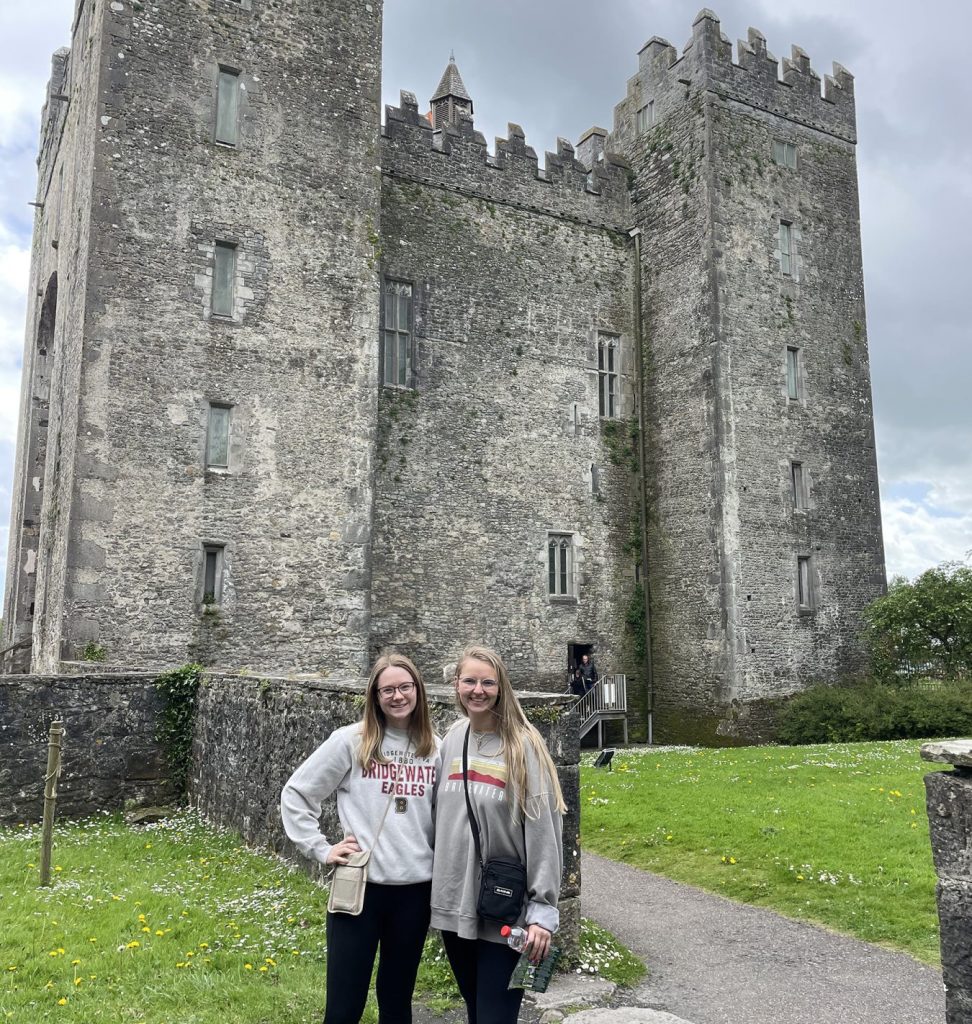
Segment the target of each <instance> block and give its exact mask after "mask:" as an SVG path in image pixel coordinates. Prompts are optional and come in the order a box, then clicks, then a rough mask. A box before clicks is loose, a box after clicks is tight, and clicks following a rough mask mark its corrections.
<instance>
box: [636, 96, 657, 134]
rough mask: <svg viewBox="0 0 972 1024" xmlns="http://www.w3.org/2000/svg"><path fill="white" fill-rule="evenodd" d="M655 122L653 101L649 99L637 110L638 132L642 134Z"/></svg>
mask: <svg viewBox="0 0 972 1024" xmlns="http://www.w3.org/2000/svg"><path fill="white" fill-rule="evenodd" d="M654 123H655V101H654V100H649V101H648V102H647V103H646V104H645V105H644V106H643V107H642V108H641V109H640V110H639V111H638V134H639V135H640V134H643V133H644V132H646V131H648V129H649V128H650V127H651V126H652V125H653V124H654Z"/></svg>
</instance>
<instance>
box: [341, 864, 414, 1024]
mask: <svg viewBox="0 0 972 1024" xmlns="http://www.w3.org/2000/svg"><path fill="white" fill-rule="evenodd" d="M431 896H432V883H431V882H415V883H413V884H411V885H378V884H377V883H375V882H368V884H367V886H366V887H365V898H364V909H363V910H362V911H361V913H360V914H358V915H357V916H356V917H352V916H351V915H350V914H328V915H327V1008H326V1009H325V1011H324V1024H358V1021H359V1020H361V1014H362V1013H364V1008H365V1003H366V1002H367V1000H368V986H369V985H370V983H371V971H372V968H373V967H374V965H375V954H376V953H377V952H378V949H379V946H380V947H381V954H380V956H379V957H378V980H377V981H376V983H375V994H376V995H377V996H378V1020H379V1022H380V1024H411V1022H412V991H413V989H414V988H415V975H416V974H417V973H418V967H419V961H420V960H421V959H422V946H423V945H424V944H425V935H426V933H427V932H428V930H429V913H430V910H429V904H430V901H431Z"/></svg>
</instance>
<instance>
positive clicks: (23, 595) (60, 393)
mask: <svg viewBox="0 0 972 1024" xmlns="http://www.w3.org/2000/svg"><path fill="white" fill-rule="evenodd" d="M101 40H102V34H101V26H100V21H99V19H98V18H97V17H95V16H94V14H93V13H92V10H91V8H90V5H81V6H80V8H79V9H78V10H77V11H76V14H75V22H74V25H73V31H72V49H71V50H70V51H69V50H67V49H62V50H58V51H57V53H55V55H54V58H53V60H52V67H51V79H50V82H49V84H48V95H47V101H46V103H45V106H44V111H43V114H42V118H41V137H40V150H39V154H38V180H37V197H36V203H37V204H38V205H37V207H36V212H35V218H34V236H33V243H32V249H31V271H30V283H29V286H28V307H27V326H26V339H25V345H24V360H23V376H22V384H21V409H20V422H19V430H18V449H17V463H16V468H15V475H14V484H13V500H12V507H11V523H10V548H9V558H8V569H7V582H6V590H5V598H4V623H5V625H4V634H5V639H4V644H5V645H7V644H11V643H13V642H14V641H20V640H26V639H29V638H31V637H32V638H33V651H34V652H38V651H41V650H42V649H44V648H45V647H46V646H50V644H51V643H52V639H51V638H52V637H56V635H57V633H58V631H59V628H60V615H61V610H62V605H61V591H62V587H63V565H64V557H65V548H66V537H67V532H68V531H67V523H68V514H69V510H70V507H71V501H72V489H73V479H74V472H73V465H74V458H75V451H76V443H77V388H76V384H75V381H76V380H77V378H78V376H79V374H80V365H81V360H82V355H81V350H82V340H81V339H82V326H81V325H82V323H83V320H84V316H85V304H86V284H87V282H86V275H85V267H86V265H87V262H88V253H89V249H90V220H91V216H90V202H91V192H92V181H93V175H94V149H93V140H92V138H91V133H90V125H91V124H92V123H93V122H94V119H95V110H96V104H97V92H98V89H97V83H98V75H99V69H98V61H97V59H96V57H95V56H94V55H96V54H97V52H98V50H99V49H100V46H101ZM30 657H31V650H30V648H29V647H28V648H26V649H22V650H20V651H17V652H13V653H12V654H11V656H9V657H8V658H7V659H6V660H5V664H6V665H8V666H11V667H17V668H19V669H21V670H23V669H26V668H27V667H28V665H29V663H30Z"/></svg>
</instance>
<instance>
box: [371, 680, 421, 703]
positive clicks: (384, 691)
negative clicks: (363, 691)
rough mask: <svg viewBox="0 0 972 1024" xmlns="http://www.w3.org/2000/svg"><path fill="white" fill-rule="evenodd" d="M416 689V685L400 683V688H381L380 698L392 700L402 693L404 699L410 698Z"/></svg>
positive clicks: (379, 688) (379, 689)
mask: <svg viewBox="0 0 972 1024" xmlns="http://www.w3.org/2000/svg"><path fill="white" fill-rule="evenodd" d="M414 689H415V683H399V684H398V686H379V687H378V696H379V697H381V698H382V699H383V700H390V699H391V698H392V697H394V696H395V694H396V693H400V694H401V695H402V696H403V697H408V696H409V694H411V692H412V690H414Z"/></svg>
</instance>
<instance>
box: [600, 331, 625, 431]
mask: <svg viewBox="0 0 972 1024" xmlns="http://www.w3.org/2000/svg"><path fill="white" fill-rule="evenodd" d="M618 350H619V345H618V337H617V335H615V334H603V333H601V334H598V336H597V381H598V414H599V415H600V416H601V418H602V419H609V420H613V419H615V418H616V417H617V416H618V415H619V403H618V370H619V368H620V367H619V363H620V358H619V357H620V353H619V351H618Z"/></svg>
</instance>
